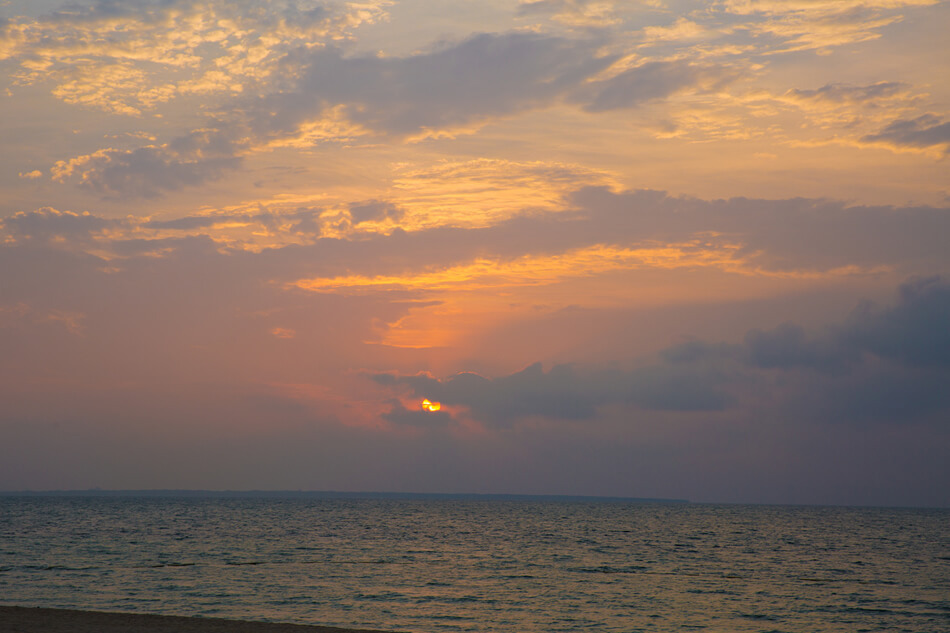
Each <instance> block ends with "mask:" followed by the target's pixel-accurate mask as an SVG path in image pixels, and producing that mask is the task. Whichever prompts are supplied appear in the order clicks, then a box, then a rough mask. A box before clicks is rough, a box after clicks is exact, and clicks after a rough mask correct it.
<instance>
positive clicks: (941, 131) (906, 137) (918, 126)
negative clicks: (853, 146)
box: [861, 114, 950, 151]
mask: <svg viewBox="0 0 950 633" xmlns="http://www.w3.org/2000/svg"><path fill="white" fill-rule="evenodd" d="M861 140H862V141H863V142H865V143H888V144H890V145H895V146H898V147H936V146H938V145H947V144H948V143H950V121H943V120H942V119H940V118H938V117H936V116H934V115H933V114H924V115H921V116H919V117H917V118H916V119H909V120H908V119H899V120H897V121H894V122H893V123H890V124H889V125H887V126H886V127H885V128H884V129H882V130H881V131H880V132H878V133H876V134H868V135H867V136H864V137H863V138H862V139H861ZM948 151H950V150H948Z"/></svg>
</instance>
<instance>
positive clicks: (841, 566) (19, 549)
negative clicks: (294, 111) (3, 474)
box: [0, 496, 950, 633]
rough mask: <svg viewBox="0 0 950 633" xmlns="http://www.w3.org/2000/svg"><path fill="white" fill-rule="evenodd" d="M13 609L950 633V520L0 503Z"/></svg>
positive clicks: (636, 510) (134, 500)
mask: <svg viewBox="0 0 950 633" xmlns="http://www.w3.org/2000/svg"><path fill="white" fill-rule="evenodd" d="M0 604H5V605H25V606H42V607H61V608H78V609H94V610H104V611H125V612H142V613H158V614H169V615H186V616H207V617H225V618H239V619H247V620H262V621H281V622H296V623H302V624H325V625H336V626H352V627H367V628H379V629H384V630H392V631H410V632H414V633H442V632H446V631H478V632H480V633H489V632H496V631H497V632H507V633H526V632H545V633H548V632H555V631H597V632H624V633H628V632H633V631H690V630H697V631H703V630H705V631H723V632H744V631H755V632H766V631H768V632H775V631H788V632H790V633H791V632H796V633H798V632H802V631H808V632H812V633H814V632H819V631H829V632H831V631H834V632H836V633H840V632H849V631H875V632H877V631H908V632H914V633H922V632H934V633H937V632H940V633H946V632H947V631H950V510H913V509H882V508H829V507H777V506H737V505H702V504H649V503H622V502H580V501H574V502H553V501H524V500H521V501H493V500H451V499H443V500H436V499H366V498H361V499H346V498H338V499H308V498H184V497H182V498H173V497H169V498H154V497H150V498H146V497H75V496H74V497H0Z"/></svg>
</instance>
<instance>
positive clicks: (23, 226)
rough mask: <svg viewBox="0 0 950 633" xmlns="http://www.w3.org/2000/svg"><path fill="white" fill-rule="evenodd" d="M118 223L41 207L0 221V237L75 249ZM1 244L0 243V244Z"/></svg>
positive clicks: (89, 215) (87, 213)
mask: <svg viewBox="0 0 950 633" xmlns="http://www.w3.org/2000/svg"><path fill="white" fill-rule="evenodd" d="M117 224H118V222H116V221H114V220H107V219H105V218H101V217H98V216H95V215H92V214H90V213H89V212H84V213H73V212H72V211H58V210H57V209H54V208H52V207H43V208H41V209H37V210H36V211H20V212H19V213H16V214H14V215H12V216H10V217H8V218H4V219H0V235H4V234H5V237H6V241H8V242H17V241H21V240H23V241H32V242H48V241H54V240H56V241H60V242H62V243H64V244H68V245H70V246H74V245H75V244H76V243H80V244H86V243H87V239H88V238H89V237H90V236H91V235H92V234H94V233H97V232H99V231H102V230H103V229H107V228H110V227H113V226H115V225H117ZM3 241H4V240H0V243H2V242H3Z"/></svg>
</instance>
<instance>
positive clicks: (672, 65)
mask: <svg viewBox="0 0 950 633" xmlns="http://www.w3.org/2000/svg"><path fill="white" fill-rule="evenodd" d="M737 78H738V73H737V72H736V71H735V70H733V69H730V68H728V67H719V66H708V65H699V64H694V63H690V62H687V61H671V62H647V63H646V64H643V65H642V66H637V67H635V68H631V69H629V70H626V71H624V72H622V73H620V74H619V75H617V76H616V77H613V78H611V79H608V80H604V81H599V82H595V83H592V84H590V85H589V86H587V87H584V88H582V89H580V90H579V91H578V94H577V95H576V96H575V99H578V98H579V99H580V100H582V102H583V104H584V105H583V108H584V110H586V111H587V112H604V111H606V110H617V109H621V108H632V107H635V106H638V105H640V104H642V103H645V102H648V101H655V100H658V99H665V98H667V97H669V96H671V95H673V94H675V93H677V92H680V91H682V90H685V89H688V88H698V87H701V86H702V87H704V89H705V90H718V89H721V88H722V87H724V86H725V85H727V84H729V83H731V82H732V81H735V79H737Z"/></svg>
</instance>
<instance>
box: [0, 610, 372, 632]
mask: <svg viewBox="0 0 950 633" xmlns="http://www.w3.org/2000/svg"><path fill="white" fill-rule="evenodd" d="M0 633H383V632H382V631H374V630H369V629H359V630H357V629H339V628H334V627H329V626H308V625H304V624H275V623H270V622H244V621H241V620H221V619H218V618H182V617H177V616H171V615H148V614H141V613H103V612H100V611H73V610H70V609H40V608H33V607H3V606H0Z"/></svg>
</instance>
